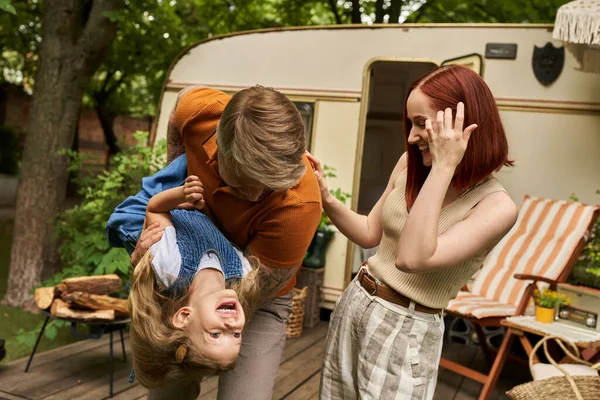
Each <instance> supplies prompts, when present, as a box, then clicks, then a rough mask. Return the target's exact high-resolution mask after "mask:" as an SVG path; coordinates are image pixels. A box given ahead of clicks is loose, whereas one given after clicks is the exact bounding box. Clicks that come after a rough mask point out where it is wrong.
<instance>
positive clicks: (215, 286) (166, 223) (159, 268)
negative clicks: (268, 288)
mask: <svg viewBox="0 0 600 400" xmlns="http://www.w3.org/2000/svg"><path fill="white" fill-rule="evenodd" d="M202 192H203V188H202V183H201V182H200V179H199V178H198V177H196V176H189V177H188V178H187V179H186V181H185V183H184V186H180V187H176V188H172V189H168V190H165V191H163V192H160V193H158V194H157V195H155V196H153V197H152V198H151V199H150V201H149V202H148V206H147V209H146V220H147V222H148V223H149V224H150V225H152V224H156V223H158V224H160V226H161V227H162V228H163V229H164V233H163V235H162V237H161V239H160V240H159V241H158V242H157V243H155V244H154V245H153V246H152V247H151V248H150V251H148V252H147V253H146V255H145V256H144V257H143V258H142V260H141V261H140V262H139V263H138V265H137V266H136V267H135V270H134V271H133V277H132V280H131V289H130V293H129V309H130V313H131V320H132V323H131V330H130V342H131V346H132V352H133V360H134V361H133V364H134V370H135V375H136V378H138V379H139V380H140V382H141V383H142V385H144V386H145V387H148V388H153V387H159V386H161V385H163V384H164V381H169V382H173V381H182V380H186V379H198V377H203V376H207V375H216V374H220V373H222V372H225V371H228V370H230V369H232V368H233V366H234V364H235V360H236V359H237V356H238V353H239V350H240V345H241V341H242V330H243V328H244V324H245V314H244V309H246V310H249V309H250V307H251V305H250V303H251V301H249V300H250V299H251V298H253V297H254V298H256V294H257V293H258V285H257V282H256V281H255V277H256V272H257V270H256V269H253V268H252V266H251V264H250V261H249V260H248V259H247V258H246V257H244V255H243V254H242V252H241V251H239V250H238V249H237V248H235V247H234V246H232V245H231V244H230V243H229V242H228V241H227V239H226V238H225V237H224V236H223V235H222V234H221V232H220V231H219V230H218V229H217V228H216V227H215V226H214V225H213V224H212V222H211V221H210V219H209V218H208V217H207V216H205V215H204V214H202V213H201V212H200V211H198V210H199V209H201V208H202V207H203V206H204V200H203V196H202ZM186 202H187V203H191V205H193V208H194V209H176V207H178V206H182V205H183V203H186ZM189 205H190V204H187V206H189ZM254 261H256V260H254ZM255 264H256V265H258V263H255ZM242 277H243V279H241V281H240V278H242ZM246 283H249V284H246ZM227 284H233V285H234V286H235V289H236V290H238V291H242V292H243V293H239V295H240V299H238V294H236V292H235V291H234V290H232V289H227V288H226V285H227ZM240 300H241V303H240Z"/></svg>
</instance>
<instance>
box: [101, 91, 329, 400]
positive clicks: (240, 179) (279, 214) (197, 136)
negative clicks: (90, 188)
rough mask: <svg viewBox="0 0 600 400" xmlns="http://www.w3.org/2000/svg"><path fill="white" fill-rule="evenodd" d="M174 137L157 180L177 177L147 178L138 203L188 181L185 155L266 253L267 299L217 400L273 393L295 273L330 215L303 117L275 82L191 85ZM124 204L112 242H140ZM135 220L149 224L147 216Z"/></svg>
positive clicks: (136, 255)
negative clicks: (237, 86)
mask: <svg viewBox="0 0 600 400" xmlns="http://www.w3.org/2000/svg"><path fill="white" fill-rule="evenodd" d="M219 120H220V122H219ZM167 140H168V160H169V161H172V160H175V162H173V163H171V164H170V165H169V166H168V167H167V168H165V169H164V170H162V171H161V172H159V174H157V175H155V177H156V176H159V175H160V174H161V173H163V175H164V176H167V177H176V179H162V180H161V179H158V180H154V181H152V178H154V177H152V178H146V180H145V182H144V184H143V187H144V188H143V190H142V192H140V193H139V194H138V195H137V196H136V197H135V200H134V201H137V204H138V206H139V208H140V209H141V208H144V207H145V205H144V202H147V200H146V198H149V197H147V196H149V195H151V194H154V193H150V192H152V190H164V189H167V188H168V187H173V186H178V185H180V184H182V181H181V182H179V180H181V179H185V175H186V174H185V172H184V171H182V170H181V168H182V166H183V165H185V163H184V162H182V160H183V159H184V157H185V161H186V163H187V173H188V174H190V175H197V176H198V177H199V178H200V180H201V181H202V183H203V186H204V200H205V206H204V209H203V212H205V213H206V214H207V215H208V216H209V217H210V218H211V219H212V220H213V222H214V223H215V224H216V225H217V227H218V228H219V229H220V230H221V232H223V234H224V235H225V236H226V237H227V238H228V239H229V240H230V241H231V242H233V243H234V244H235V245H237V246H238V247H240V248H241V249H245V252H246V253H247V254H248V255H252V256H256V257H257V258H258V259H259V261H260V264H261V266H260V277H261V290H262V293H263V296H264V298H265V303H264V305H263V306H262V307H261V308H260V309H258V310H257V311H256V313H255V314H254V315H253V316H252V318H251V320H250V322H249V323H248V325H247V327H246V329H245V330H244V333H243V337H242V348H241V351H240V356H239V358H238V361H237V365H236V368H235V369H234V370H233V371H231V372H228V373H226V374H224V375H222V376H221V377H220V379H219V394H218V397H219V399H257V400H263V399H270V398H271V396H272V392H273V385H274V382H275V376H276V374H277V369H278V367H279V362H280V360H281V354H282V351H283V347H284V344H285V331H286V323H287V319H288V316H289V314H290V312H291V301H292V293H291V291H292V289H293V287H294V285H295V275H296V272H297V270H298V268H299V267H300V265H301V263H302V259H303V257H304V254H305V253H306V250H307V248H308V246H309V244H310V242H311V240H312V238H313V236H314V233H315V231H316V228H317V225H318V223H319V220H320V216H321V197H320V193H319V186H318V184H317V181H316V179H315V176H314V174H313V172H312V168H311V166H310V164H309V162H308V160H307V158H306V156H305V154H304V153H305V150H306V144H305V136H304V127H303V123H302V118H301V116H300V113H299V112H298V110H297V109H296V107H295V105H294V104H293V103H292V102H291V101H290V100H289V99H287V98H286V97H285V96H284V95H283V94H281V93H279V92H277V91H275V90H272V89H268V88H264V87H259V86H257V87H252V88H249V89H245V90H242V91H241V92H239V93H237V94H236V95H235V96H233V98H230V97H229V96H228V95H226V94H225V93H223V92H220V91H217V90H212V89H207V88H192V89H189V90H186V91H184V92H182V93H181V94H180V98H179V99H178V102H177V105H176V107H175V110H174V111H173V113H172V114H171V116H170V118H169V127H168V133H167ZM184 152H185V155H181V154H183V153H184ZM176 157H178V158H177V159H176ZM169 168H171V169H172V171H169ZM164 176H163V177H164ZM157 182H158V183H157ZM157 188H159V189H157ZM130 199H131V198H130ZM130 199H128V201H130ZM125 203H127V201H126V202H125ZM125 203H124V204H125ZM121 210H123V207H122V206H119V207H118V208H117V210H115V214H113V216H111V220H109V222H108V224H107V230H108V234H109V239H110V238H113V240H112V243H118V242H119V240H120V241H122V242H124V241H126V240H127V239H130V240H131V241H136V240H137V236H136V233H131V232H129V233H128V232H125V231H126V230H127V228H131V226H133V225H131V221H130V220H129V221H128V220H127V217H125V218H122V217H123V215H121V218H120V217H119V215H120V211H121ZM128 224H129V225H128ZM134 225H136V226H140V227H141V223H140V222H139V218H138V219H137V220H136V222H135V224H134ZM124 235H125V236H124ZM159 237H160V232H159V231H158V228H153V229H148V230H146V231H145V232H144V233H143V234H142V235H141V236H140V238H139V240H137V245H136V248H135V250H134V251H133V253H132V263H134V264H135V263H137V261H138V260H139V259H140V257H141V255H143V253H145V252H146V251H147V249H148V248H149V246H150V245H151V244H152V243H154V242H156V241H157V240H158V238H159ZM115 238H116V239H115ZM199 389H200V387H199V384H198V383H192V384H189V385H182V384H177V385H173V386H172V387H168V388H162V389H160V390H152V391H150V392H149V398H151V399H159V398H160V399H166V398H170V399H172V398H177V399H180V398H181V399H187V398H189V399H194V398H196V396H197V395H198V393H199Z"/></svg>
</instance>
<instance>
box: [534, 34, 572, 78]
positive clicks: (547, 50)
mask: <svg viewBox="0 0 600 400" xmlns="http://www.w3.org/2000/svg"><path fill="white" fill-rule="evenodd" d="M564 65H565V48H564V47H562V46H561V47H554V45H553V44H552V43H550V42H548V43H546V45H545V46H544V47H537V46H534V49H533V62H532V66H533V73H534V74H535V77H536V78H537V80H538V81H539V82H540V83H541V84H542V85H544V86H547V85H550V84H551V83H554V82H555V81H556V80H557V79H558V77H559V76H560V73H561V72H562V70H563V67H564Z"/></svg>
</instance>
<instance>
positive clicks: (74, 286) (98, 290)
mask: <svg viewBox="0 0 600 400" xmlns="http://www.w3.org/2000/svg"><path fill="white" fill-rule="evenodd" d="M63 284H64V285H65V286H66V291H67V292H87V293H91V294H110V293H113V292H116V291H118V290H119V289H121V278H119V277H118V276H117V275H115V274H110V275H99V276H80V277H77V278H69V279H65V280H63Z"/></svg>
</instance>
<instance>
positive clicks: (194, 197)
mask: <svg viewBox="0 0 600 400" xmlns="http://www.w3.org/2000/svg"><path fill="white" fill-rule="evenodd" d="M183 193H184V194H185V201H187V202H188V203H190V204H192V205H193V206H194V208H196V209H198V210H202V208H204V186H203V185H202V182H201V181H200V178H198V177H197V176H196V175H190V176H188V177H187V179H186V180H185V183H184V184H183Z"/></svg>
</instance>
